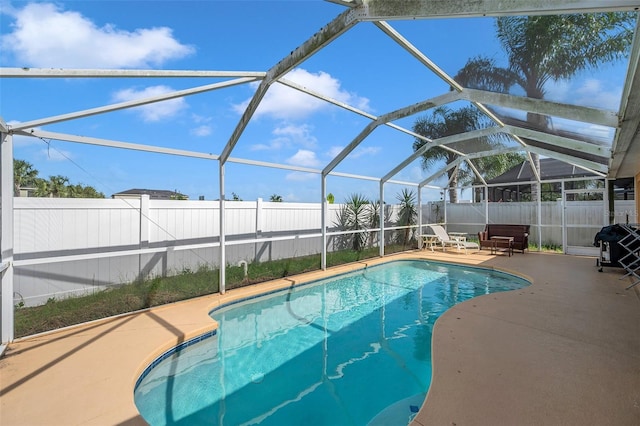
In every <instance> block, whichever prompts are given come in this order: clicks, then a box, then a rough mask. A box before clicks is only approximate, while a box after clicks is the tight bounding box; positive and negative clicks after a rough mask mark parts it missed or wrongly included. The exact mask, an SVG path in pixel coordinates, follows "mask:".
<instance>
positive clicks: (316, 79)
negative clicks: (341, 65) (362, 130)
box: [233, 68, 369, 120]
mask: <svg viewBox="0 0 640 426" xmlns="http://www.w3.org/2000/svg"><path fill="white" fill-rule="evenodd" d="M285 78H286V79H288V80H291V81H293V82H295V83H297V84H299V85H301V86H304V87H306V88H308V89H310V90H313V91H315V92H318V93H321V94H323V95H325V96H328V97H330V98H334V99H336V100H339V101H341V102H345V103H347V104H349V105H352V106H355V107H357V108H360V109H363V110H368V109H369V100H368V99H367V98H363V97H359V96H357V95H354V94H352V93H349V92H347V91H346V90H344V89H343V88H341V87H340V81H338V80H337V79H335V78H333V77H331V75H329V74H327V73H325V72H322V71H320V72H318V73H311V72H309V71H306V70H304V69H302V68H296V69H293V70H292V71H290V72H289V73H288V74H287V75H286V76H285ZM257 85H258V83H253V87H256V86H257ZM248 104H249V99H247V100H246V101H244V102H242V103H240V104H237V105H233V109H234V110H235V111H236V112H237V113H239V114H241V113H242V112H243V111H244V110H245V108H246V107H247V105H248ZM329 106H330V104H329V103H327V102H324V101H321V100H319V99H316V98H314V97H312V96H310V95H307V94H305V93H302V92H300V91H298V90H294V89H292V88H290V87H288V86H284V85H282V84H278V83H274V84H273V85H272V86H271V87H270V88H269V90H268V91H267V93H266V95H265V96H264V98H263V99H262V101H261V102H260V105H259V106H258V109H257V110H256V113H255V116H256V117H259V116H269V117H272V118H277V119H288V120H295V119H302V118H305V117H308V116H310V115H311V114H313V113H315V112H317V111H320V110H322V109H324V108H328V107H329Z"/></svg>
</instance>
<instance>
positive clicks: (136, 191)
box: [111, 188, 189, 200]
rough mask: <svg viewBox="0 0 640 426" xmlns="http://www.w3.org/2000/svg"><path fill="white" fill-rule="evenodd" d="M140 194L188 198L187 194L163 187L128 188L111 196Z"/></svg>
mask: <svg viewBox="0 0 640 426" xmlns="http://www.w3.org/2000/svg"><path fill="white" fill-rule="evenodd" d="M141 195H148V196H149V198H150V199H152V200H188V199H189V196H187V195H184V194H181V193H179V192H178V191H167V190H165V189H137V188H135V189H128V190H126V191H122V192H118V193H116V194H113V195H112V196H111V198H136V199H137V198H140V196H141Z"/></svg>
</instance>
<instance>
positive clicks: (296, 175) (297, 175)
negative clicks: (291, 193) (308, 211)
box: [285, 172, 317, 201]
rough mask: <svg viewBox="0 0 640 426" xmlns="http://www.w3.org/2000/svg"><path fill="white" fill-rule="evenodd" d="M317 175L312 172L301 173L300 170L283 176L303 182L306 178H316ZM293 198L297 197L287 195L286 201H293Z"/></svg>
mask: <svg viewBox="0 0 640 426" xmlns="http://www.w3.org/2000/svg"><path fill="white" fill-rule="evenodd" d="M316 178H317V176H316V175H315V174H313V173H302V172H291V173H288V174H287V176H285V179H286V180H289V181H293V182H305V181H308V180H312V179H316ZM294 198H297V197H288V198H287V201H293V199H294Z"/></svg>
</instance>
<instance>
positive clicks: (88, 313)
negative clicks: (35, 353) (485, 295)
mask: <svg viewBox="0 0 640 426" xmlns="http://www.w3.org/2000/svg"><path fill="white" fill-rule="evenodd" d="M403 250H404V249H403V247H402V246H401V245H400V246H385V253H387V254H391V253H396V252H399V251H403ZM378 255H379V249H378V248H369V249H364V250H362V251H358V252H357V251H352V250H344V251H339V252H332V253H327V266H328V267H331V266H337V265H342V264H345V263H351V262H357V261H359V260H363V259H370V258H374V257H377V256H378ZM320 261H321V257H320V255H319V254H317V255H311V256H300V257H294V258H290V259H281V260H274V261H270V262H261V263H251V264H249V265H248V276H247V277H246V278H245V276H244V269H243V268H242V267H238V266H228V267H227V269H226V288H227V289H233V288H239V287H243V286H246V285H250V284H256V283H260V282H265V281H270V280H274V279H278V278H283V277H286V276H290V275H297V274H302V273H304V272H310V271H316V270H319V269H320ZM219 288H220V280H219V271H218V269H208V268H200V269H199V270H197V271H190V270H184V271H182V273H179V274H177V275H173V276H169V277H155V278H152V279H149V280H145V281H142V282H135V283H130V284H123V285H120V286H114V287H110V288H109V289H107V290H102V291H97V292H95V293H93V294H89V295H86V296H81V297H70V298H65V299H60V300H56V299H53V298H51V299H49V301H48V302H47V303H46V304H44V305H40V306H34V307H28V308H27V307H16V311H15V317H14V318H15V334H16V337H23V336H30V335H32V334H37V333H41V332H44V331H49V330H55V329H57V328H62V327H67V326H70V325H74V324H81V323H83V322H88V321H93V320H97V319H101V318H106V317H110V316H114V315H118V314H123V313H127V312H133V311H137V310H140V309H145V308H150V307H152V306H158V305H163V304H166V303H172V302H177V301H180V300H185V299H191V298H193V297H198V296H204V295H207V294H212V293H217V292H218V291H219Z"/></svg>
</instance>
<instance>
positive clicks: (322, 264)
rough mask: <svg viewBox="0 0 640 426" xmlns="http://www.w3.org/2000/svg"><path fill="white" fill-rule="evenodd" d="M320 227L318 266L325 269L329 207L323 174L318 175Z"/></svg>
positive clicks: (325, 179)
mask: <svg viewBox="0 0 640 426" xmlns="http://www.w3.org/2000/svg"><path fill="white" fill-rule="evenodd" d="M320 186H321V189H320V196H321V197H322V200H320V206H321V211H320V227H321V228H322V251H321V252H320V253H321V255H320V268H321V269H322V270H323V271H326V270H327V210H328V208H329V206H328V201H327V177H326V176H325V175H324V174H323V175H322V176H321V177H320Z"/></svg>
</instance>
